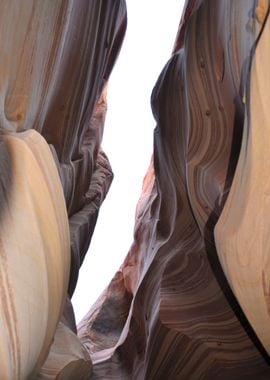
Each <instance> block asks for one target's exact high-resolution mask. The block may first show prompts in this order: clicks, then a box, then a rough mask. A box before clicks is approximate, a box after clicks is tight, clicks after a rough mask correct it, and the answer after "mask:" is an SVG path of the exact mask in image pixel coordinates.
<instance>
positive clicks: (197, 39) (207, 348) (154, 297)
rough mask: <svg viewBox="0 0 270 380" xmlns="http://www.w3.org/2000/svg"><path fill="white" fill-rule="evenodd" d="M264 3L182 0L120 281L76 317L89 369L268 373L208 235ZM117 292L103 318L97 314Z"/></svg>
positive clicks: (236, 140)
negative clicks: (149, 159) (89, 358)
mask: <svg viewBox="0 0 270 380" xmlns="http://www.w3.org/2000/svg"><path fill="white" fill-rule="evenodd" d="M265 5H266V3H263V2H260V3H258V2H257V1H255V0H248V1H246V0H240V1H233V0H230V1H228V0H226V1H225V0H224V1H222V0H221V1H215V0H205V1H192V0H191V1H189V2H187V3H186V7H185V14H184V16H183V17H182V21H181V23H180V30H179V32H178V37H177V41H176V43H175V51H174V54H173V55H172V57H171V59H170V60H169V62H168V63H167V65H166V66H165V68H164V69H163V71H162V73H161V75H160V77H159V78H158V81H157V84H156V86H155V88H154V91H153V95H152V107H153V114H154V116H155V119H156V121H157V127H156V130H155V145H154V157H153V165H152V166H151V167H150V169H149V172H148V175H147V177H146V179H145V187H144V190H143V197H142V199H141V200H140V202H139V206H138V213H137V216H136V224H135V240H134V243H133V245H132V247H131V249H130V252H129V254H128V256H127V259H126V260H125V262H124V264H123V266H122V267H121V268H120V273H121V276H122V277H123V281H122V282H121V286H122V289H121V288H120V285H119V287H118V288H117V290H115V292H111V286H113V284H114V283H115V281H116V278H115V279H113V281H112V283H111V285H110V286H109V287H108V291H107V292H106V291H105V293H104V294H103V296H102V299H103V300H104V301H103V303H102V300H100V301H98V302H97V304H95V305H94V307H93V309H92V310H90V312H89V313H88V315H86V317H85V318H84V319H83V321H82V322H81V324H80V325H79V331H78V333H79V336H80V337H81V340H82V341H83V342H84V344H85V346H87V347H88V350H89V352H92V353H93V354H92V360H93V375H92V379H105V378H108V379H109V378H117V379H123V380H124V379H127V380H128V379H129V380H130V379H134V380H135V379H136V380H138V379H147V380H149V379H150V380H151V379H155V380H163V379H165V378H166V379H170V380H178V379H179V380H186V379H189V380H197V379H204V380H212V379H219V380H228V379H233V380H236V379H237V380H239V379H240V380H244V379H245V380H246V379H250V380H255V379H257V378H258V379H268V378H269V377H270V366H269V358H268V355H267V353H266V351H265V348H264V347H263V344H264V342H263V341H262V340H260V336H259V335H258V336H257V335H256V334H255V333H254V330H253V329H252V326H251V325H250V324H249V322H248V319H249V316H248V314H247V315H245V314H244V313H243V311H242V309H241V305H239V303H238V299H236V297H235V296H234V294H233V292H232V289H231V288H230V286H229V283H228V281H227V278H228V279H230V276H232V275H233V273H231V272H232V268H229V269H228V272H227V273H226V274H227V278H226V276H225V274H224V272H223V270H222V267H221V265H220V262H219V260H218V256H217V253H216V249H215V240H214V227H215V225H216V223H217V221H218V219H219V217H220V214H221V212H222V210H223V207H224V204H225V203H226V199H227V196H228V193H229V191H230V188H231V183H232V180H233V177H234V173H235V168H236V165H237V161H238V157H239V152H240V148H241V144H242V131H243V125H244V116H245V112H246V103H245V97H246V93H247V91H248V89H249V85H250V83H249V80H248V79H249V67H250V58H251V53H252V52H253V49H254V48H255V46H256V45H255V44H256V40H257V39H258V38H260V36H261V30H262V27H263V24H262V23H261V19H262V14H263V12H264V10H265V9H267V7H266V6H265ZM258 7H259V8H260V7H261V8H260V10H258ZM266 35H267V34H266ZM255 54H256V53H255ZM266 92H267V91H266ZM265 99H267V98H265ZM266 149H267V148H266ZM153 170H154V172H153ZM235 207H239V206H238V205H236V206H235ZM236 212H237V211H236ZM258 218H260V216H258ZM249 220H250V219H249ZM224 238H225V236H224ZM266 255H267V253H266ZM117 276H119V274H118V275H117ZM231 281H232V280H231V279H230V283H232V282H231ZM125 292H129V294H131V295H132V299H131V300H130V301H129V302H130V308H129V310H127V309H126V303H125V304H124V305H125V307H124V308H123V306H122V299H121V302H120V300H119V301H118V295H119V294H120V293H121V294H125ZM239 301H240V299H239ZM117 302H119V303H118V305H119V307H116V306H114V308H113V310H115V312H114V317H112V315H111V314H108V318H107V319H106V318H105V317H104V314H103V313H102V316H101V315H100V314H99V311H102V310H103V308H106V304H108V303H112V304H113V305H115V304H116V303H117ZM240 304H241V301H240ZM244 311H245V309H244ZM120 315H121V319H122V318H123V315H125V318H126V322H125V324H124V326H123V329H122V330H121V331H119V325H117V326H115V324H114V323H113V321H114V320H118V318H119V316H120ZM93 325H95V326H99V329H98V332H96V334H95V335H93V330H92V326H93ZM262 328H263V327H262ZM264 328H265V329H267V327H266V325H264ZM88 329H89V330H88ZM255 332H256V330H255ZM113 334H114V336H115V335H117V336H118V340H117V341H116V343H114V342H112V341H111V339H110V336H111V335H113ZM93 337H94V338H95V339H93ZM258 338H259V339H258ZM106 342H107V343H106Z"/></svg>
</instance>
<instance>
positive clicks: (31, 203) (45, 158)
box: [0, 130, 70, 380]
mask: <svg viewBox="0 0 270 380" xmlns="http://www.w3.org/2000/svg"><path fill="white" fill-rule="evenodd" d="M1 140H2V141H1V143H0V156H1V157H0V162H1V164H0V165H1V180H0V184H1V185H0V202H1V214H0V223H1V228H0V284H1V297H0V379H1V380H23V379H31V378H34V377H35V375H36V372H37V371H38V370H39V369H40V367H41V365H42V364H43V362H44V361H45V359H46V357H47V355H48V351H49V348H50V346H51V343H52V341H53V337H54V333H55V330H56V326H57V324H58V322H59V319H60V316H61V313H62V309H63V303H64V300H65V298H66V291H67V286H68V278H69V270H70V243H69V229H68V219H67V213H66V207H65V202H64V196H63V191H62V187H61V183H60V180H59V176H58V172H57V169H56V167H55V164H54V161H53V158H52V155H51V152H50V149H49V146H48V145H47V143H46V141H45V140H44V139H43V138H42V137H41V136H40V135H39V134H38V133H37V132H35V131H33V130H31V131H29V132H22V133H14V134H7V135H3V136H2V139H1Z"/></svg>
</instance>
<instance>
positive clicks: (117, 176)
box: [72, 0, 184, 322]
mask: <svg viewBox="0 0 270 380" xmlns="http://www.w3.org/2000/svg"><path fill="white" fill-rule="evenodd" d="M126 2H127V9H128V27H127V33H126V36H125V40H124V43H123V46H122V49H121V52H120V55H119V58H118V60H117V62H116V65H115V67H114V70H113V72H112V75H111V77H110V81H109V88H108V112H107V117H106V123H105V132H104V137H103V143H102V146H103V149H104V151H105V153H106V154H107V156H108V157H109V160H110V163H111V165H112V168H113V172H114V180H113V184H112V186H111V188H110V190H109V193H108V195H107V198H106V199H105V201H104V203H103V205H102V206H101V209H100V213H99V218H98V222H97V225H96V229H95V232H94V236H93V238H92V242H91V245H90V248H89V251H88V253H87V255H86V258H85V261H84V263H83V266H82V268H81V270H80V276H79V281H78V283H77V287H76V290H75V293H74V296H73V298H72V303H73V306H74V310H75V315H76V320H77V322H79V321H80V320H81V318H82V317H83V316H84V315H85V314H86V312H87V311H88V310H89V308H90V306H91V305H92V304H93V303H94V302H95V301H96V299H97V298H98V296H99V295H100V294H101V292H102V291H103V290H104V288H105V287H106V286H107V285H108V283H109V282H110V280H111V279H112V278H113V276H114V274H115V272H116V271H117V270H118V268H119V267H120V265H121V264H122V262H123V260H124V258H125V256H126V255H127V253H128V250H129V247H130V246H131V243H132V240H133V228H134V215H135V208H136V203H137V201H138V199H139V196H140V193H141V186H142V180H143V177H144V175H145V173H146V170H147V168H148V165H149V162H150V158H151V154H152V150H153V149H152V145H153V129H154V127H155V122H154V120H153V117H152V113H151V107H150V96H151V92H152V89H153V87H154V84H155V82H156V80H157V78H158V76H159V74H160V72H161V70H162V68H163V66H164V65H165V63H166V62H167V60H168V59H169V57H170V54H171V51H172V48H173V44H174V40H175V37H176V32H177V29H178V24H179V22H180V17H181V13H182V8H183V2H184V1H183V0H166V1H165V0H126Z"/></svg>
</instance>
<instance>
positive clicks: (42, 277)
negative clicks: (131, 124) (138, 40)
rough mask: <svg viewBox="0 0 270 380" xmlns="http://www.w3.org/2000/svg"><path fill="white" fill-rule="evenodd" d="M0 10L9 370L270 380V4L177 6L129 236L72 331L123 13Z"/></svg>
mask: <svg viewBox="0 0 270 380" xmlns="http://www.w3.org/2000/svg"><path fill="white" fill-rule="evenodd" d="M0 5H1V10H2V12H1V14H0V18H1V23H0V30H1V33H0V41H1V52H2V53H1V55H0V92H1V100H2V108H1V116H0V126H1V145H0V154H1V161H0V165H1V166H0V167H1V182H0V183H1V186H0V199H1V205H2V207H1V232H0V242H1V245H0V258H1V261H0V281H1V298H0V302H1V308H0V310H1V311H0V319H1V321H0V322H1V323H0V339H1V349H0V375H1V376H0V377H1V379H3V380H5V379H7V380H9V379H10V380H17V379H32V378H33V379H35V378H37V379H39V380H42V379H55V378H57V379H63V380H66V379H70V380H72V379H73V380H74V379H76V378H78V379H93V380H94V379H101V380H109V379H121V380H129V379H133V380H144V379H145V380H164V379H169V380H199V379H200V380H202V379H204V380H244V379H245V380H255V379H256V380H257V379H261V380H264V379H269V378H270V360H269V353H270V329H269V320H270V318H269V305H270V304H269V256H268V255H269V254H268V239H269V238H268V236H269V230H270V228H269V229H268V219H269V216H268V214H269V213H268V183H269V175H268V174H269V169H268V167H269V164H268V152H269V147H268V145H269V144H268V140H269V125H270V124H269V123H270V117H269V114H268V111H269V107H268V106H267V102H268V94H269V93H270V74H269V69H268V67H269V63H270V50H269V38H270V37H269V36H270V19H269V15H268V13H269V12H268V8H269V4H268V0H188V1H186V4H185V7H184V12H183V15H182V18H181V22H180V26H179V30H178V33H177V36H176V42H175V46H174V51H173V53H172V56H171V57H170V59H169V60H168V63H167V64H166V65H165V67H164V69H163V70H162V72H161V74H160V76H159V78H158V80H157V82H156V85H155V87H154V89H153V93H152V99H151V102H152V110H153V115H154V117H155V120H156V123H157V126H156V129H155V132H154V152H153V158H152V162H151V164H150V167H149V170H148V172H147V174H146V176H145V179H144V184H143V190H142V195H141V198H140V200H139V202H138V205H137V211H136V220H135V233H134V242H133V244H132V246H131V248H130V251H129V252H128V255H127V257H126V259H125V261H124V263H123V264H122V266H121V268H120V269H119V271H118V272H117V273H116V275H115V277H114V278H113V279H112V281H111V283H110V285H109V286H108V288H107V289H106V290H105V291H104V293H103V294H102V295H101V296H100V297H99V299H98V300H97V301H96V303H95V304H94V306H92V308H91V309H90V310H89V312H88V313H87V315H86V316H85V317H84V318H83V320H82V321H81V323H80V324H79V326H78V331H77V328H76V325H75V321H74V316H73V310H72V304H71V301H70V297H71V296H72V294H73V291H74V288H75V286H76V281H77V277H78V271H79V268H80V266H81V264H82V263H83V259H84V256H85V254H86V251H87V249H88V246H89V243H90V240H91V236H92V234H93V231H94V227H95V223H96V220H97V216H98V210H99V207H100V205H101V203H102V201H103V199H104V197H105V196H106V193H107V191H108V189H109V186H110V183H111V180H112V171H111V168H110V165H109V162H108V159H107V157H106V155H105V154H104V153H103V151H102V149H101V140H102V132H103V123H104V118H105V113H106V84H107V81H108V78H109V75H110V72H111V70H112V68H113V65H114V63H115V60H116V57H117V54H118V52H119V49H120V46H121V42H122V40H123V37H124V33H125V28H126V19H127V14H126V6H125V2H124V0H123V1H121V0H91V1H88V0H76V1H75V0H56V1H50V0H44V1H35V0H25V1H22V2H18V1H16V0H10V1H5V0H0ZM168 6H169V2H168ZM142 11H143V10H142ZM179 16H180V15H179ZM153 17H154V11H153ZM179 18H180V17H179ZM14 25H16V27H15V28H14ZM164 33H166V30H164ZM168 58H169V57H168ZM134 112H135V105H134ZM119 238H121V237H119ZM89 254H91V247H90V251H89ZM85 299H86V302H87V290H86V293H85Z"/></svg>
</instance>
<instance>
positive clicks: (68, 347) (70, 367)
mask: <svg viewBox="0 0 270 380" xmlns="http://www.w3.org/2000/svg"><path fill="white" fill-rule="evenodd" d="M91 368H92V363H91V359H90V356H89V354H88V352H87V351H86V349H85V348H84V346H83V345H82V343H81V342H80V340H79V338H78V337H77V336H76V335H75V334H74V333H73V332H72V331H71V329H70V328H69V327H68V326H66V325H65V323H64V321H62V320H61V321H60V322H59V324H58V327H57V330H56V333H55V338H54V342H53V345H52V347H51V350H50V354H49V356H48V358H47V360H46V362H45V364H44V366H43V367H42V369H41V372H40V374H39V376H38V377H37V380H54V379H58V380H60V379H62V380H74V379H78V380H87V379H89V376H90V374H91Z"/></svg>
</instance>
